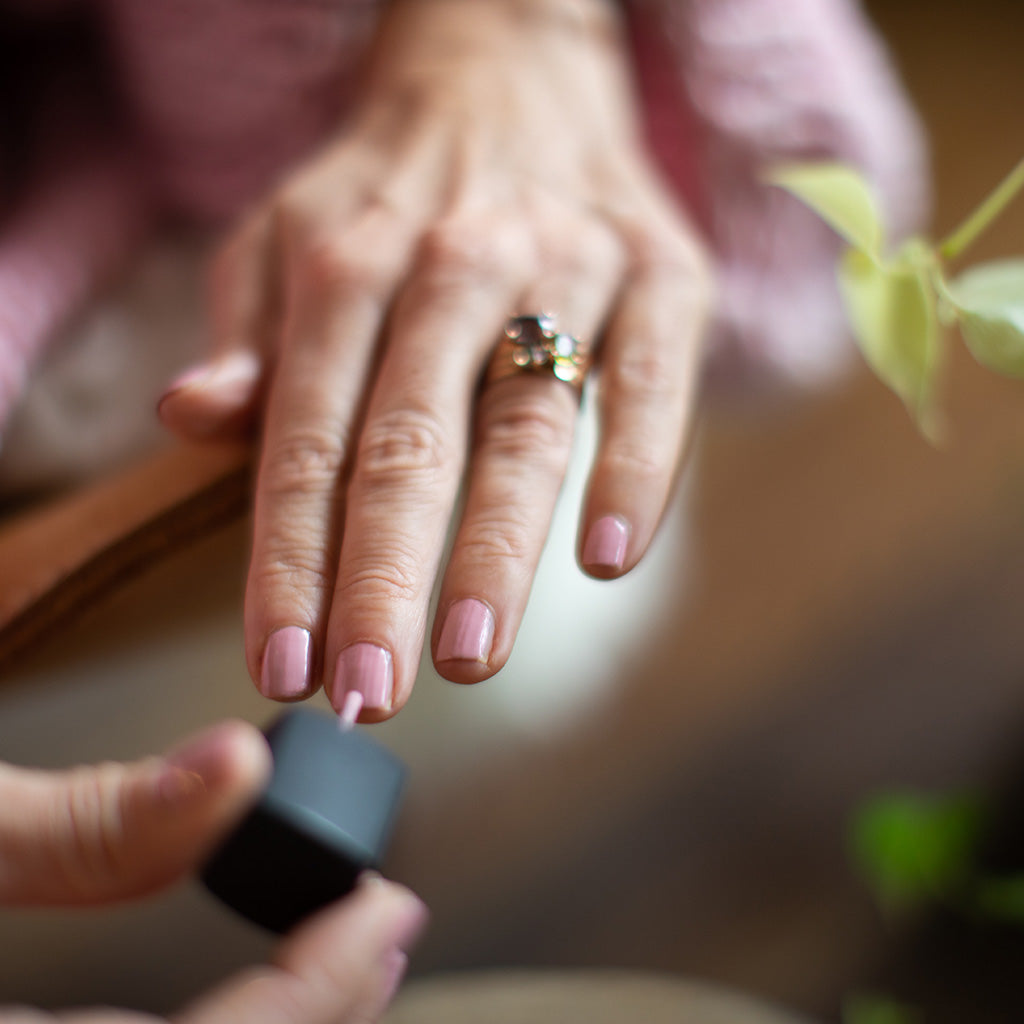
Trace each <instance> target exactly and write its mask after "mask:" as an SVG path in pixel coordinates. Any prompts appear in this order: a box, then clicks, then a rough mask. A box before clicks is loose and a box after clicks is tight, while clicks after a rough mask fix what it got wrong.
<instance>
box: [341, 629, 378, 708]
mask: <svg viewBox="0 0 1024 1024" xmlns="http://www.w3.org/2000/svg"><path fill="white" fill-rule="evenodd" d="M393 689H394V671H393V668H392V665H391V652H390V651H386V650H385V649H384V648H383V647H378V646H377V645H376V644H371V643H365V642H362V643H357V644H352V645H351V646H350V647H346V648H345V650H343V651H342V652H341V654H339V655H338V662H337V665H336V666H335V669H334V685H333V687H332V689H331V698H332V700H333V702H334V706H335V707H337V706H338V703H339V702H341V703H342V706H343V707H344V701H345V694H346V693H348V691H349V690H358V691H359V692H360V693H361V694H362V695H363V707H367V708H373V709H375V710H384V711H387V710H390V708H391V698H392V691H393Z"/></svg>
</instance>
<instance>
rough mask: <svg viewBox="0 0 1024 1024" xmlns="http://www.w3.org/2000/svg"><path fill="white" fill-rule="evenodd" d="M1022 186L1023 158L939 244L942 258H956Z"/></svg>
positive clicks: (1023, 176) (1023, 183)
mask: <svg viewBox="0 0 1024 1024" xmlns="http://www.w3.org/2000/svg"><path fill="white" fill-rule="evenodd" d="M1022 186H1024V160H1021V162H1020V163H1019V164H1017V166H1016V167H1014V169H1013V170H1012V171H1010V173H1009V174H1008V175H1007V176H1006V177H1005V178H1004V179H1003V181H1002V182H1001V183H1000V184H999V185H998V186H997V187H996V189H995V191H994V192H992V194H991V195H990V196H989V197H988V198H987V199H985V200H984V201H983V202H982V204H981V205H980V206H979V207H978V208H977V209H976V210H975V211H974V212H973V213H972V214H971V215H970V216H969V217H968V218H967V219H966V220H965V221H964V222H963V223H962V224H961V225H960V226H959V227H958V228H957V229H956V230H955V231H954V232H953V233H952V234H951V235H949V236H948V237H947V238H946V239H945V241H943V242H942V244H941V245H940V246H939V252H940V253H941V254H942V256H943V258H944V259H947V260H953V259H956V258H957V256H959V255H960V254H961V253H962V252H963V251H964V250H965V249H966V248H967V247H968V246H969V245H970V244H971V243H972V242H973V241H974V240H975V239H976V238H977V237H978V236H979V235H980V234H981V233H982V232H983V231H984V230H985V229H986V228H987V227H988V226H989V225H990V224H991V223H992V221H994V220H995V219H996V217H998V216H999V214H1000V213H1002V212H1003V209H1004V208H1005V207H1006V206H1007V205H1008V204H1009V203H1010V201H1011V200H1012V199H1013V197H1014V196H1015V195H1016V194H1017V193H1018V192H1019V191H1020V189H1021V187H1022Z"/></svg>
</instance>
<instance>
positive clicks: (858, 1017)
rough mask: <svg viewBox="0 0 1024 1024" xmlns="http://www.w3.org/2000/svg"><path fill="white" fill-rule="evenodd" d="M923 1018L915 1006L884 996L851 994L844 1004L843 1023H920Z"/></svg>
mask: <svg viewBox="0 0 1024 1024" xmlns="http://www.w3.org/2000/svg"><path fill="white" fill-rule="evenodd" d="M921 1020H922V1018H921V1015H920V1014H919V1013H918V1012H917V1011H916V1010H915V1009H913V1007H910V1006H906V1005H905V1004H903V1003H897V1002H894V1001H893V1000H892V999H886V998H884V997H882V996H873V995H856V996H851V997H850V998H849V999H847V1000H846V1002H845V1004H844V1006H843V1024H920V1022H921Z"/></svg>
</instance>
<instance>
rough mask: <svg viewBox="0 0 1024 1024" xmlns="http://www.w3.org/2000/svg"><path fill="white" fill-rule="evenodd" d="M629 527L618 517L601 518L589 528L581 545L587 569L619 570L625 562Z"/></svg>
mask: <svg viewBox="0 0 1024 1024" xmlns="http://www.w3.org/2000/svg"><path fill="white" fill-rule="evenodd" d="M628 543H629V527H628V526H627V525H626V523H625V522H624V521H623V520H622V519H619V517H618V516H603V517H602V518H601V519H598V520H597V522H596V523H594V525H593V526H591V528H590V532H589V533H588V534H587V540H586V543H584V545H583V558H582V561H583V565H584V567H585V568H587V569H613V570H618V569H621V568H622V566H623V565H624V564H625V561H626V546H627V545H628Z"/></svg>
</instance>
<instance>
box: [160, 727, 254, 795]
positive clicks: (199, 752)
mask: <svg viewBox="0 0 1024 1024" xmlns="http://www.w3.org/2000/svg"><path fill="white" fill-rule="evenodd" d="M164 761H165V765H166V768H167V769H168V771H167V773H166V774H167V775H168V776H169V777H170V778H174V777H175V776H177V777H179V778H180V776H181V774H185V775H188V776H191V777H193V778H197V779H199V780H200V781H201V783H202V788H203V790H204V791H205V792H206V793H207V794H209V795H210V796H225V795H234V796H238V797H245V796H247V795H250V794H253V793H255V792H257V791H258V790H259V789H260V788H262V786H263V785H264V784H265V783H266V780H267V779H268V778H269V777H270V771H271V767H272V761H271V755H270V748H269V747H268V746H267V742H266V739H265V738H264V736H263V734H262V733H261V732H260V731H259V729H257V728H256V727H255V726H254V725H252V724H250V723H249V722H244V721H241V720H239V719H229V720H227V721H224V722H219V723H217V724H216V725H214V726H211V727H210V728H208V729H204V730H202V731H201V732H198V733H196V734H194V735H193V736H191V737H189V738H187V739H185V740H184V741H183V742H181V743H180V744H178V745H176V746H175V747H173V748H172V749H171V750H170V751H168V753H167V754H166V755H165V757H164Z"/></svg>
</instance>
